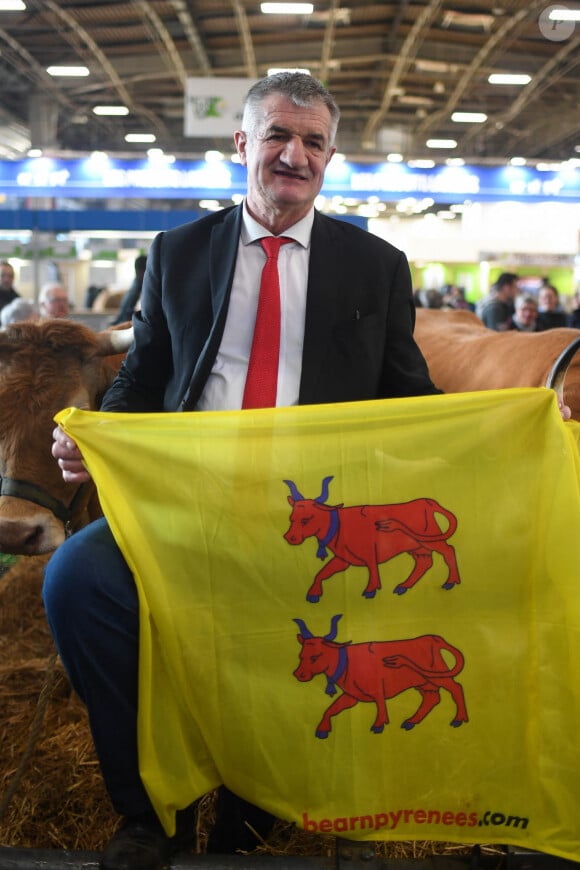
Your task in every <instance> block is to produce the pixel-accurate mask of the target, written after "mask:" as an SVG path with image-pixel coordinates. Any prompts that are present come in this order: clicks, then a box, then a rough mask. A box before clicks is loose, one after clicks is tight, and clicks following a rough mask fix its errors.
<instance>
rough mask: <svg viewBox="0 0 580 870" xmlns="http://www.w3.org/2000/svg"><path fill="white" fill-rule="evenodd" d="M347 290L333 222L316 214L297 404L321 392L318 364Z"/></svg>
mask: <svg viewBox="0 0 580 870" xmlns="http://www.w3.org/2000/svg"><path fill="white" fill-rule="evenodd" d="M345 292H348V289H345V288H344V287H343V283H342V280H341V256H340V244H339V243H338V242H337V240H336V238H335V234H334V221H333V220H329V219H327V218H325V217H324V215H321V214H319V213H318V212H315V215H314V224H313V226H312V237H311V243H310V262H309V268H308V290H307V296H306V322H305V326H304V347H303V351H302V375H301V378H300V396H299V401H300V404H310V403H311V402H312V401H314V400H313V398H312V397H313V396H316V395H318V394H319V393H320V385H319V380H320V376H321V371H322V366H321V365H320V363H321V361H322V360H323V359H324V358H325V356H326V353H327V348H328V345H329V343H330V342H331V340H332V334H333V330H334V327H335V323H336V320H337V317H340V316H341V312H343V313H342V317H344V310H345V308H344V307H343V303H342V296H343V294H344V293H345Z"/></svg>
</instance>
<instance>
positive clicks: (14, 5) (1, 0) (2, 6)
mask: <svg viewBox="0 0 580 870" xmlns="http://www.w3.org/2000/svg"><path fill="white" fill-rule="evenodd" d="M25 9H26V4H25V3H23V2H22V0H0V12H24V10H25Z"/></svg>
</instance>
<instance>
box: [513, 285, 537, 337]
mask: <svg viewBox="0 0 580 870" xmlns="http://www.w3.org/2000/svg"><path fill="white" fill-rule="evenodd" d="M510 329H517V330H518V332H537V331H538V302H537V300H536V297H535V296H531V295H530V294H528V293H522V294H520V295H519V296H518V297H517V299H516V310H515V314H514V316H513V318H512V322H511V324H510Z"/></svg>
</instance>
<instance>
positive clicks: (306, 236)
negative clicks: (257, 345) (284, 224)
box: [196, 202, 314, 411]
mask: <svg viewBox="0 0 580 870" xmlns="http://www.w3.org/2000/svg"><path fill="white" fill-rule="evenodd" d="M243 208H244V211H243V216H242V228H241V233H240V240H239V242H238V254H237V258H236V267H235V272H234V281H233V285H232V293H231V297H230V304H229V308H228V314H227V318H226V325H225V329H224V334H223V337H222V341H221V344H220V348H219V351H218V355H217V357H216V360H215V362H214V365H213V368H212V370H211V373H210V376H209V378H208V380H207V383H206V385H205V387H204V389H203V392H202V394H201V396H200V398H199V401H198V403H197V405H196V409H197V410H198V411H227V410H232V411H233V410H239V409H240V408H241V407H242V399H243V396H244V386H245V384H246V374H247V371H248V360H249V358H250V350H251V348H252V338H253V336H254V323H255V320H256V311H257V309H258V296H259V293H260V277H261V274H262V268H263V266H264V263H265V262H266V254H265V252H264V249H263V248H262V246H261V245H260V242H259V240H260V239H262V238H264V237H265V236H271V235H272V233H269V232H268V231H267V230H266V229H264V227H263V226H261V225H260V224H259V223H257V222H256V221H255V220H254V219H253V218H252V217H251V216H250V214H249V213H248V211H247V209H246V203H245V202H244V206H243ZM313 221H314V209H311V210H310V212H309V213H308V214H307V215H306V217H304V218H302V220H300V221H298V223H296V224H294V226H292V227H290V228H289V229H288V230H287V231H286V232H285V233H284V234H283V235H284V237H285V238H291V239H294V241H293V242H290V243H288V244H286V245H282V247H281V248H280V254H279V256H278V273H279V276H280V308H281V332H280V363H279V367H278V390H277V397H276V405H277V406H285V405H296V404H297V403H298V393H299V389H300V375H301V373H302V346H303V343H304V321H305V317H306V286H307V283H308V261H309V256H310V233H311V230H312V224H313Z"/></svg>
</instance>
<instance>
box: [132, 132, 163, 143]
mask: <svg viewBox="0 0 580 870" xmlns="http://www.w3.org/2000/svg"><path fill="white" fill-rule="evenodd" d="M156 141H157V136H155V134H154V133H127V135H126V136H125V142H142V143H146V142H156Z"/></svg>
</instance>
